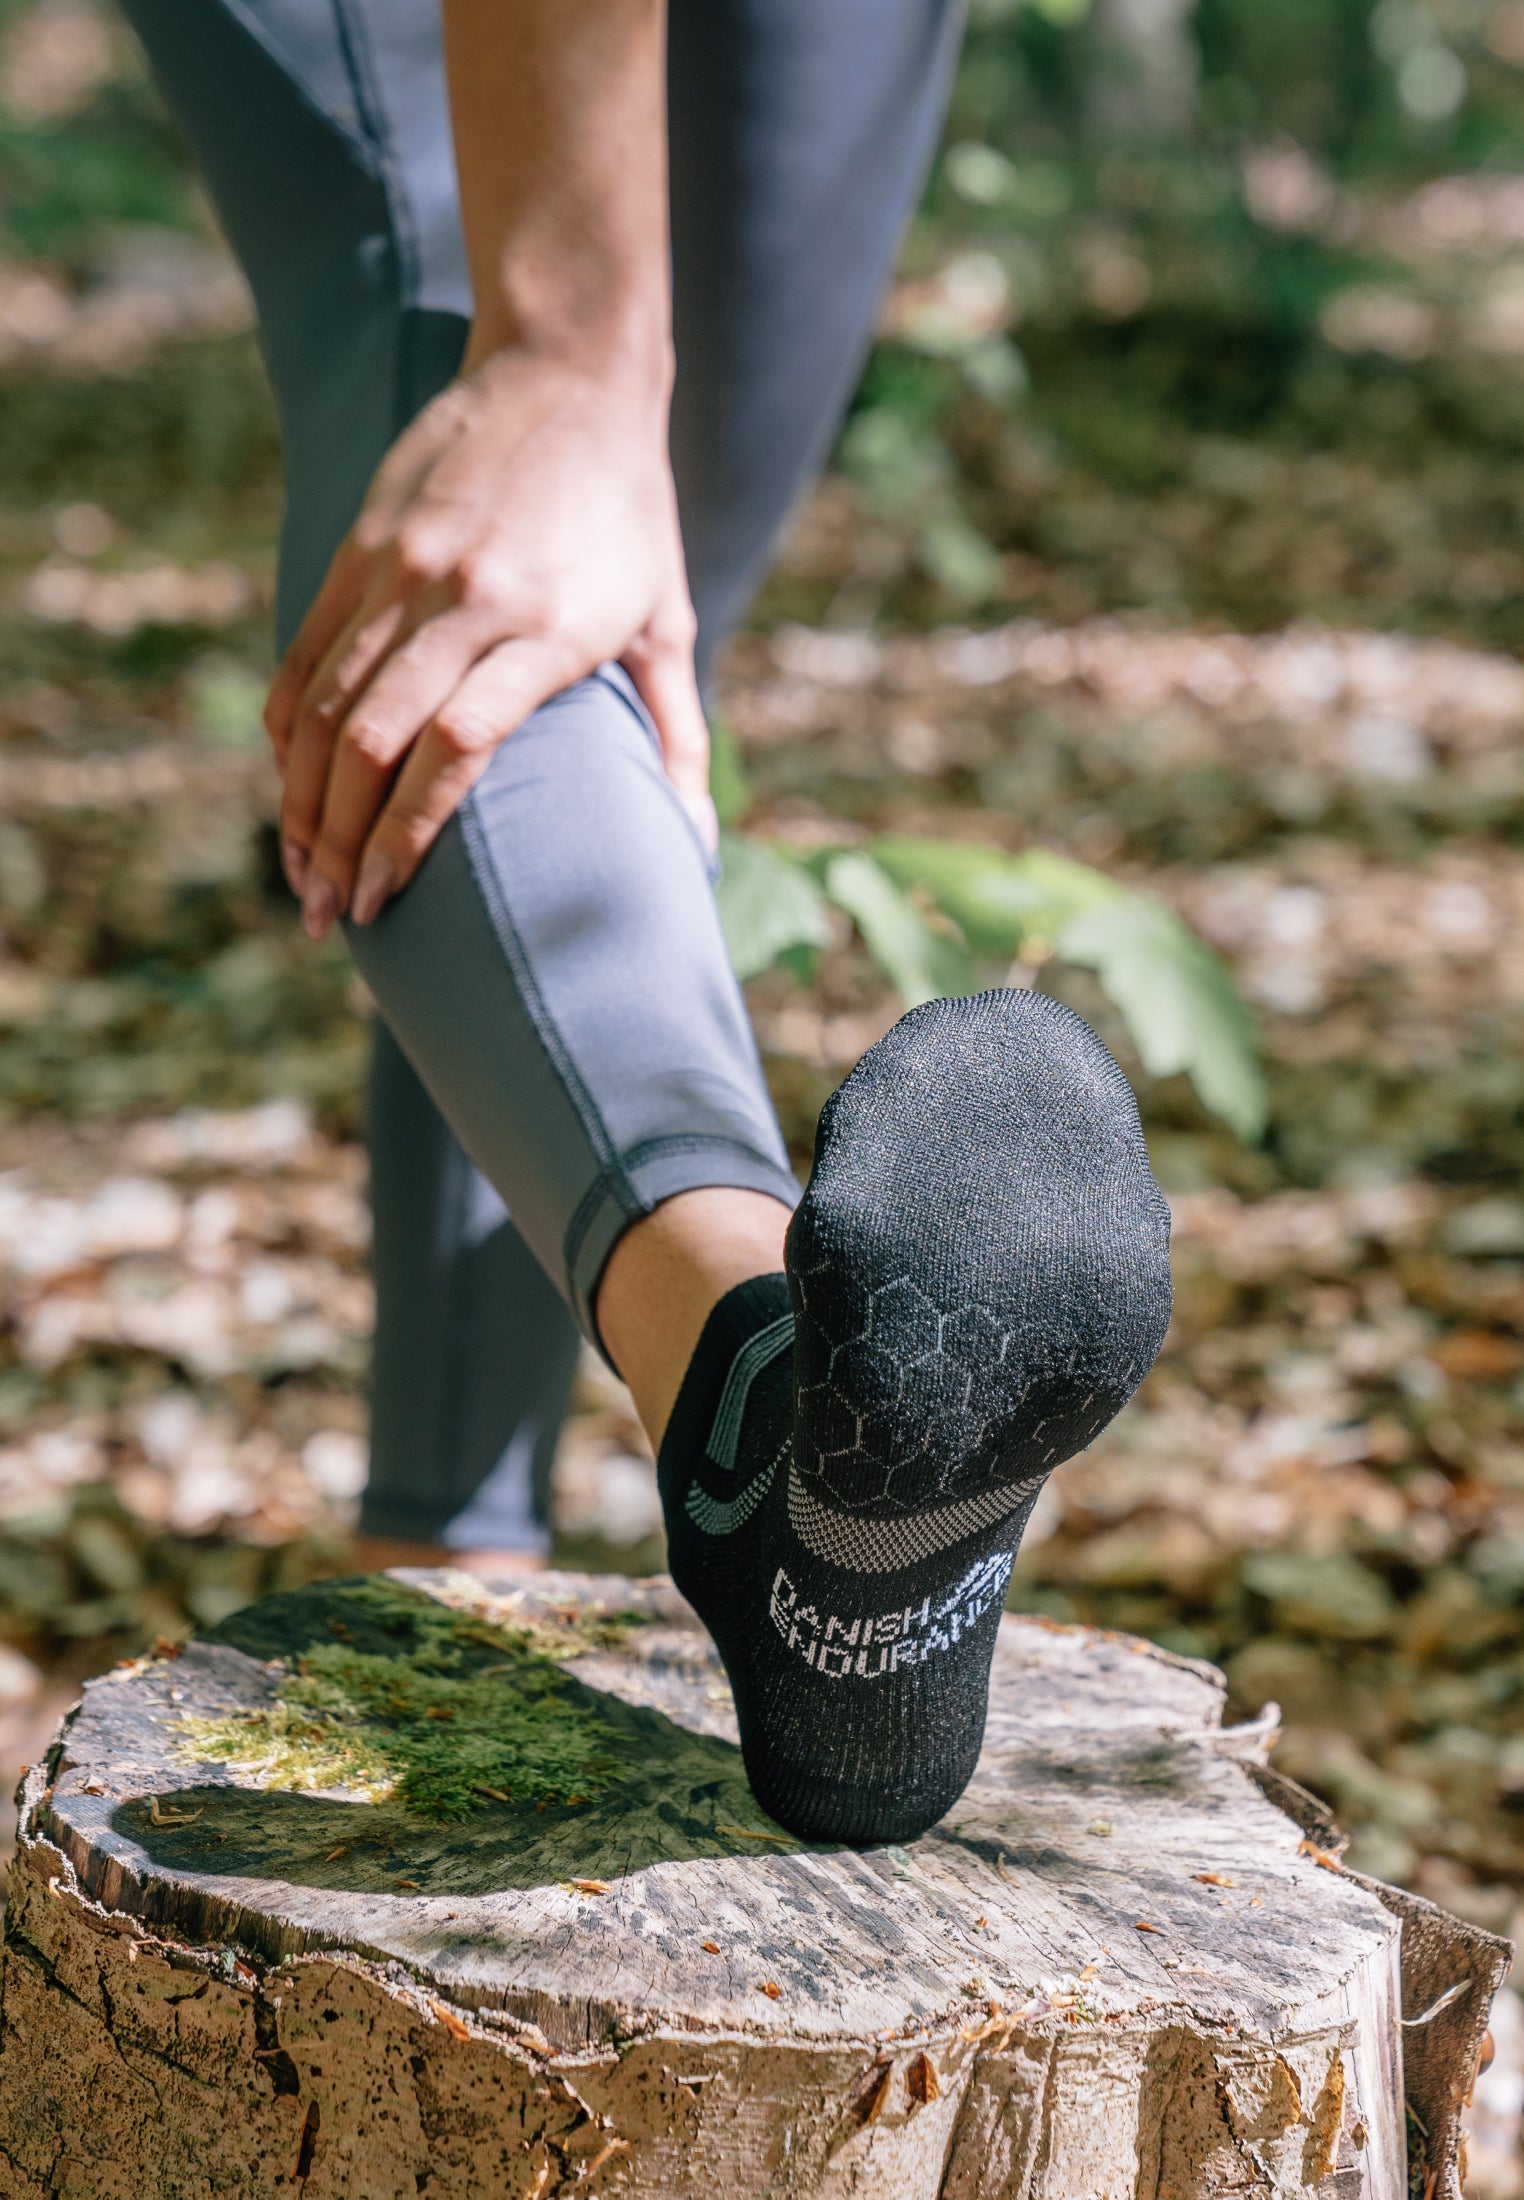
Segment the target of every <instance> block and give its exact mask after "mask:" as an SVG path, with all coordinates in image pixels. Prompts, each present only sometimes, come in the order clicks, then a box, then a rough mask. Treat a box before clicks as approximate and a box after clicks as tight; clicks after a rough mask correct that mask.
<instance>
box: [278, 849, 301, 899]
mask: <svg viewBox="0 0 1524 2200" xmlns="http://www.w3.org/2000/svg"><path fill="white" fill-rule="evenodd" d="M280 860H281V864H282V867H283V868H284V870H285V873H286V884H287V885H288V886H289V887H290V889H291V891H292V893H293V894H295V896H296V898H297V900H298V901H300V900H301V898H302V896H303V894H304V893H305V892H306V891H307V851H306V849H305V848H304V847H303V846H302V844H301V842H300V841H299V840H291V839H289V838H287V839H285V840H282V842H281V844H280Z"/></svg>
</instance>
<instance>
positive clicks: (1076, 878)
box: [872, 837, 1128, 957]
mask: <svg viewBox="0 0 1524 2200" xmlns="http://www.w3.org/2000/svg"><path fill="white" fill-rule="evenodd" d="M872 852H873V856H874V859H875V861H877V862H878V863H879V864H881V865H882V867H883V868H884V870H886V871H887V872H888V873H889V875H890V877H891V878H892V879H894V880H895V881H896V882H897V883H898V884H899V885H901V886H920V887H924V889H925V890H926V892H927V893H928V894H930V896H931V898H932V900H933V901H934V902H935V903H936V905H937V907H938V908H939V909H941V910H943V911H944V912H945V913H946V914H947V915H948V916H949V917H951V918H952V920H953V922H954V924H956V925H957V927H958V929H959V931H960V932H961V933H962V934H963V937H964V938H965V939H966V940H967V941H968V944H969V946H970V947H971V948H972V949H973V950H974V952H975V954H977V955H1000V956H1004V957H1009V956H1011V955H1014V954H1015V953H1016V951H1017V949H1018V948H1019V947H1020V946H1021V944H1022V942H1023V940H1027V939H1044V940H1053V939H1055V938H1056V937H1057V935H1058V934H1059V933H1060V932H1061V931H1062V930H1063V928H1064V926H1065V925H1066V924H1069V923H1071V922H1072V921H1073V920H1074V919H1075V918H1076V917H1078V916H1082V915H1083V914H1084V913H1085V912H1086V911H1087V910H1090V909H1099V908H1104V907H1105V906H1106V905H1107V904H1108V903H1112V902H1116V901H1121V900H1126V899H1127V898H1128V897H1127V895H1126V893H1125V890H1124V889H1123V888H1122V887H1120V886H1117V885H1115V884H1114V883H1113V881H1112V880H1110V879H1109V878H1106V877H1104V876H1103V875H1102V874H1101V872H1099V871H1092V870H1091V869H1089V867H1088V866H1087V865H1086V864H1083V863H1072V862H1070V860H1069V858H1068V857H1067V856H1055V855H1050V854H1049V853H1048V852H1047V850H1046V849H1043V848H1033V849H1030V850H1029V851H1028V852H1027V853H1026V854H1025V855H1020V856H1008V855H1003V854H1002V853H1001V851H1000V850H999V849H998V848H976V847H971V846H970V845H969V844H968V843H967V842H966V841H959V840H919V839H916V840H912V839H908V838H907V839H900V838H894V837H891V838H887V839H884V840H877V841H875V842H874V843H873V851H872Z"/></svg>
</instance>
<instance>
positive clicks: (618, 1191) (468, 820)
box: [459, 794, 641, 1303]
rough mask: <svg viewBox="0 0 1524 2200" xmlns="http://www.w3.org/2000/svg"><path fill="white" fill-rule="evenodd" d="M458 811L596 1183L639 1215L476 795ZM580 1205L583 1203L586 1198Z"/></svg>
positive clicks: (496, 927)
mask: <svg viewBox="0 0 1524 2200" xmlns="http://www.w3.org/2000/svg"><path fill="white" fill-rule="evenodd" d="M459 816H460V827H461V838H462V839H463V841H464V842H465V848H466V857H467V861H468V863H469V865H470V869H471V875H472V877H473V878H474V880H475V882H476V890H477V892H478V893H479V894H480V895H481V897H482V901H483V903H484V905H485V907H486V911H487V916H488V919H489V921H490V923H491V925H492V929H493V931H494V933H495V934H496V936H497V942H498V945H499V947H501V949H502V951H503V959H504V961H505V962H506V963H507V965H508V969H509V973H510V975H511V976H512V978H513V981H514V984H515V986H516V987H517V989H518V994H519V999H520V1000H521V1001H522V1002H523V1004H524V1013H525V1015H526V1016H527V1017H528V1019H529V1023H530V1026H531V1028H532V1030H533V1031H534V1035H535V1037H536V1038H537V1039H538V1040H539V1042H540V1045H541V1047H542V1048H543V1049H544V1052H545V1057H546V1060H547V1061H548V1062H549V1063H550V1066H551V1068H552V1069H553V1070H554V1071H555V1073H556V1075H557V1077H558V1078H559V1079H560V1080H561V1084H562V1087H563V1089H564V1090H565V1092H566V1095H567V1098H568V1099H569V1100H570V1101H571V1104H572V1107H573V1109H574V1110H575V1111H576V1116H577V1120H578V1122H579V1124H580V1125H581V1128H582V1135H583V1136H584V1138H586V1140H587V1142H588V1145H589V1146H590V1147H591V1149H592V1153H593V1158H594V1160H595V1162H596V1163H597V1165H598V1173H597V1176H596V1178H595V1185H596V1187H597V1189H598V1190H599V1192H600V1195H601V1194H602V1193H604V1192H608V1193H611V1194H612V1195H613V1197H614V1198H615V1200H616V1201H617V1203H618V1205H619V1207H620V1209H621V1211H622V1212H623V1213H624V1214H627V1215H630V1216H634V1215H638V1214H639V1213H640V1211H641V1210H640V1202H639V1199H638V1198H637V1196H636V1193H635V1188H634V1186H633V1185H632V1184H631V1182H630V1180H629V1177H628V1176H627V1175H626V1173H625V1170H624V1166H623V1163H622V1161H621V1159H620V1156H619V1153H618V1150H617V1149H616V1147H615V1145H614V1142H613V1140H612V1139H611V1138H610V1136H609V1134H608V1127H607V1125H606V1124H605V1123H604V1120H603V1117H602V1116H601V1115H600V1113H599V1111H598V1108H597V1105H596V1103H595V1101H594V1100H593V1097H592V1094H591V1093H590V1092H589V1091H588V1089H587V1087H586V1085H585V1084H584V1083H583V1081H582V1076H581V1073H580V1071H579V1070H578V1068H577V1066H576V1064H575V1062H574V1061H573V1060H572V1057H571V1053H570V1050H569V1049H568V1048H567V1045H566V1043H565V1041H564V1040H563V1039H562V1037H561V1034H560V1032H559V1030H558V1029H557V1028H556V1023H555V1019H554V1018H553V1017H552V1015H551V1013H550V1010H549V1008H548V1007H547V1005H546V1001H545V997H544V995H543V994H542V992H541V991H540V986H539V981H538V979H537V978H536V977H535V974H534V970H533V967H532V965H531V963H530V960H529V956H528V953H527V951H526V949H525V946H524V942H523V940H522V938H521V937H520V935H519V930H518V926H517V925H516V924H515V923H514V921H513V917H512V915H511V913H510V911H509V908H508V902H507V897H506V895H505V894H504V892H503V888H502V881H501V879H500V878H499V877H498V874H497V866H496V864H495V863H494V862H493V860H492V850H491V847H490V846H489V844H488V841H487V836H486V833H485V832H484V831H483V829H482V823H481V818H480V815H479V813H478V810H477V804H476V797H475V795H474V794H470V795H467V797H466V799H465V801H464V802H463V803H462V804H461V806H460V811H459ZM582 1204H583V1205H585V1204H586V1201H584V1202H582ZM577 1212H578V1213H579V1214H580V1212H581V1206H579V1208H578V1210H577ZM576 1220H577V1217H576V1215H574V1216H573V1217H572V1221H571V1223H570V1224H569V1225H568V1229H567V1235H566V1237H564V1238H563V1240H562V1254H563V1258H564V1259H565V1260H566V1263H567V1281H568V1283H569V1284H570V1283H571V1255H570V1253H569V1251H568V1250H567V1248H568V1243H569V1239H570V1236H571V1231H572V1230H573V1229H574V1228H575V1225H576ZM572 1297H573V1302H574V1303H575V1298H576V1292H575V1286H573V1287H572Z"/></svg>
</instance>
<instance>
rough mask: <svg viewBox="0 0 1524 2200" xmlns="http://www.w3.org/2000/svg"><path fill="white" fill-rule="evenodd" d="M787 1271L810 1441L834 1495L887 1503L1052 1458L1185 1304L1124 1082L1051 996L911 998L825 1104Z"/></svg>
mask: <svg viewBox="0 0 1524 2200" xmlns="http://www.w3.org/2000/svg"><path fill="white" fill-rule="evenodd" d="M788 1270H789V1281H790V1288H791V1290H792V1293H793V1298H794V1305H795V1312H796V1325H797V1326H796V1344H795V1378H796V1382H797V1385H798V1399H799V1418H798V1422H797V1427H796V1447H797V1448H796V1455H797V1458H798V1464H799V1469H800V1472H801V1473H802V1474H803V1475H804V1476H805V1477H806V1479H807V1480H808V1481H810V1482H811V1483H813V1484H814V1485H815V1486H816V1488H817V1490H818V1493H819V1495H820V1497H821V1498H822V1499H824V1500H826V1501H829V1502H833V1503H836V1504H839V1505H841V1506H844V1507H846V1508H848V1509H851V1510H858V1509H860V1508H862V1507H868V1508H871V1509H873V1510H875V1511H880V1510H882V1511H884V1512H886V1513H892V1512H894V1511H895V1510H897V1509H903V1508H905V1507H911V1508H923V1507H925V1506H926V1505H928V1504H931V1503H942V1502H946V1501H949V1500H953V1499H958V1498H965V1497H970V1496H976V1495H977V1494H978V1493H979V1492H981V1491H983V1490H986V1489H989V1488H991V1487H992V1486H994V1485H995V1484H997V1483H999V1482H1000V1481H1001V1479H1002V1477H1004V1478H1005V1479H1006V1480H1010V1479H1012V1478H1013V1477H1015V1476H1018V1475H1021V1474H1027V1473H1031V1472H1035V1471H1038V1470H1044V1471H1045V1470H1046V1469H1048V1468H1051V1467H1052V1466H1054V1465H1056V1464H1057V1463H1058V1461H1059V1460H1060V1459H1062V1458H1067V1457H1068V1456H1070V1455H1071V1454H1072V1453H1073V1452H1074V1451H1077V1450H1079V1449H1081V1448H1083V1446H1084V1445H1085V1444H1086V1443H1088V1442H1090V1441H1091V1440H1092V1439H1093V1437H1094V1436H1095V1435H1096V1434H1098V1433H1099V1431H1100V1430H1101V1429H1102V1428H1104V1427H1105V1425H1106V1424H1107V1422H1109V1421H1110V1420H1111V1419H1112V1417H1113V1416H1114V1415H1115V1413H1116V1412H1117V1410H1118V1409H1119V1408H1120V1406H1121V1405H1122V1404H1123V1403H1124V1402H1125V1400H1126V1399H1127V1398H1128V1397H1129V1396H1130V1395H1131V1393H1132V1391H1133V1390H1134V1389H1135V1388H1136V1386H1137V1384H1138V1383H1139V1382H1140V1381H1141V1379H1142V1377H1143V1375H1144V1374H1145V1373H1146V1372H1147V1370H1148V1368H1149V1366H1150V1365H1151V1364H1152V1362H1153V1359H1154V1357H1155V1355H1156V1353H1157V1351H1158V1349H1159V1345H1160V1343H1161V1342H1162V1340H1163V1336H1164V1331H1165V1328H1166V1326H1167V1324H1168V1320H1169V1312H1170V1286H1169V1215H1168V1209H1167V1207H1166V1206H1165V1203H1164V1200H1163V1198H1162V1196H1161V1195H1160V1193H1159V1190H1158V1187H1157V1186H1156V1184H1155V1183H1154V1180H1153V1176H1152V1173H1151V1171H1150V1169H1149V1166H1148V1156H1147V1151H1146V1148H1145V1146H1144V1143H1143V1135H1142V1128H1141V1125H1140V1124H1139V1121H1138V1112H1137V1105H1136V1102H1135V1100H1134V1098H1133V1094H1132V1090H1131V1087H1130V1086H1129V1085H1128V1083H1127V1080H1126V1079H1125V1077H1124V1076H1123V1075H1122V1072H1121V1071H1120V1069H1119V1068H1118V1067H1117V1065H1116V1063H1115V1062H1114V1061H1113V1060H1112V1058H1111V1056H1110V1055H1109V1054H1108V1053H1107V1051H1106V1049H1105V1047H1104V1046H1103V1045H1102V1044H1101V1042H1100V1040H1099V1039H1098V1038H1097V1037H1096V1035H1095V1033H1094V1032H1093V1031H1091V1029H1090V1027H1089V1026H1088V1025H1087V1024H1086V1023H1084V1022H1083V1021H1082V1020H1081V1018H1079V1017H1078V1016H1076V1015H1074V1013H1073V1012H1072V1011H1071V1010H1069V1009H1067V1008H1065V1007H1063V1006H1062V1005H1061V1004H1060V1003H1059V1002H1056V1001H1053V1000H1050V999H1048V998H1047V997H1046V996H1045V995H1042V994H1034V993H1026V992H1017V991H1014V990H1008V989H1007V990H1002V991H999V992H995V993H987V994H981V995H976V996H974V997H973V998H971V999H966V1000H943V1001H933V1002H929V1003H928V1004H927V1005H926V1006H925V1007H924V1008H921V1009H917V1010H914V1011H912V1012H911V1014H910V1015H908V1016H906V1017H904V1018H902V1019H901V1021H900V1022H899V1023H898V1024H897V1025H896V1026H895V1027H894V1029H893V1031H891V1032H890V1033H889V1034H888V1036H887V1037H886V1038H885V1039H883V1040H881V1041H880V1042H879V1044H878V1045H877V1046H876V1047H874V1048H872V1049H870V1051H869V1052H868V1054H866V1055H865V1056H864V1057H863V1060H862V1061H861V1062H860V1063H859V1064H858V1067H857V1068H856V1070H854V1071H853V1073H852V1075H851V1076H850V1077H849V1078H848V1079H847V1080H846V1082H845V1084H844V1085H843V1086H842V1087H841V1089H840V1090H839V1092H838V1093H837V1094H836V1095H835V1096H834V1098H833V1099H832V1100H831V1102H830V1103H828V1106H827V1108H826V1111H825V1113H824V1115H823V1116H822V1119H821V1127H820V1133H819V1137H818V1139H817V1144H816V1157H815V1168H814V1171H813V1174H812V1176H811V1179H810V1185H809V1189H808V1190H807V1192H806V1194H805V1198H804V1201H803V1202H802V1204H801V1206H800V1208H799V1209H798V1211H797V1213H796V1215H795V1217H794V1221H793V1224H792V1226H791V1228H790V1232H789V1241H788Z"/></svg>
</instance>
